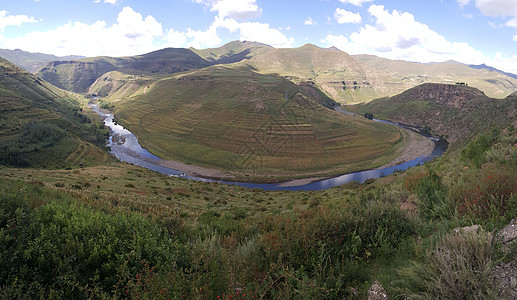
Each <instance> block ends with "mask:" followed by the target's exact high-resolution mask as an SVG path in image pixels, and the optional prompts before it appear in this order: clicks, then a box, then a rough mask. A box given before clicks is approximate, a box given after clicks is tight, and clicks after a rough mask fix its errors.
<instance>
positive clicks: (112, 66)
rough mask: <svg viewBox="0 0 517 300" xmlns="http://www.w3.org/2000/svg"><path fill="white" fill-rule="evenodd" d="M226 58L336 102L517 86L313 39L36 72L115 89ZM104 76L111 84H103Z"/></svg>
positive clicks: (505, 90)
mask: <svg viewBox="0 0 517 300" xmlns="http://www.w3.org/2000/svg"><path fill="white" fill-rule="evenodd" d="M226 64H239V65H241V66H246V65H249V66H252V67H253V68H254V69H256V71H257V72H259V73H263V74H277V75H280V76H283V77H285V78H287V79H288V80H291V81H292V82H294V83H296V84H300V83H309V84H312V85H314V86H315V87H317V88H318V89H320V90H321V91H323V92H324V93H326V94H327V96H329V97H330V98H332V99H334V100H335V101H337V102H340V103H361V102H368V101H371V100H373V99H375V98H379V97H385V96H393V95H396V94H398V93H401V92H403V91H405V90H407V89H409V88H412V87H414V86H417V85H419V84H422V83H427V82H431V83H456V82H465V83H467V84H468V85H470V86H473V87H476V88H479V89H481V90H483V91H484V92H485V93H487V95H489V96H490V97H496V98H504V97H506V96H507V95H508V94H510V93H511V92H513V91H515V90H517V79H515V78H512V77H511V76H507V75H505V74H502V73H497V72H492V71H490V70H487V69H474V68H471V67H469V66H467V65H464V64H460V63H457V62H451V61H449V62H444V63H432V64H420V63H411V62H406V61H396V60H389V59H384V58H380V57H376V56H372V55H354V56H350V55H348V54H347V53H346V52H343V51H340V50H338V49H337V48H327V49H324V48H320V47H317V46H314V45H311V44H307V45H304V46H302V47H299V48H289V49H275V48H273V47H271V46H268V45H264V44H261V43H255V42H241V41H234V42H230V43H228V44H226V45H224V46H221V47H219V48H213V49H203V50H198V49H194V48H190V49H173V48H167V49H163V50H159V51H155V52H151V53H148V54H143V55H139V56H133V57H122V58H111V57H96V58H87V59H81V60H73V61H62V60H60V61H56V62H51V63H49V64H48V65H47V66H46V67H44V68H42V69H41V70H40V71H39V72H38V73H37V75H38V76H40V77H41V78H43V79H45V80H47V81H49V82H50V83H52V84H54V85H56V86H58V87H61V88H64V89H67V90H70V91H74V92H79V93H92V91H99V90H103V91H110V92H116V90H117V88H116V87H117V86H120V85H122V83H121V82H118V80H119V78H124V76H121V74H126V75H127V74H129V75H132V76H141V77H146V80H144V81H142V84H144V85H145V84H147V83H148V81H149V80H151V81H152V80H154V79H155V78H159V77H160V76H162V77H163V76H167V75H168V74H174V73H178V72H184V71H190V70H197V69H202V68H205V67H207V66H212V65H226ZM110 72H115V73H110ZM117 72H118V73H117ZM149 76H150V77H152V78H149ZM123 80H126V79H123ZM103 81H105V82H106V83H107V84H108V85H110V87H102V82H103ZM133 83H135V82H133ZM135 88H136V86H134V88H133V89H135Z"/></svg>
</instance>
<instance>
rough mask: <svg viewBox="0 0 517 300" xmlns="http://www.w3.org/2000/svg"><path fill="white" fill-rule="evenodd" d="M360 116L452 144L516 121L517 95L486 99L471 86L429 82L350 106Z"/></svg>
mask: <svg viewBox="0 0 517 300" xmlns="http://www.w3.org/2000/svg"><path fill="white" fill-rule="evenodd" d="M349 109H350V110H354V111H357V112H359V113H361V114H364V113H366V112H371V113H373V114H374V116H375V117H378V118H383V119H389V120H392V121H397V122H402V123H405V124H411V125H415V126H419V127H429V128H430V129H431V130H432V132H433V133H435V134H439V135H444V136H446V137H447V139H448V140H449V142H451V143H452V144H455V143H457V142H463V141H465V140H467V139H468V138H471V137H473V136H475V135H477V134H478V133H479V132H482V131H484V130H487V129H490V128H492V127H494V126H499V127H501V126H506V125H507V124H508V123H509V122H511V121H513V120H515V119H516V118H517V97H516V93H513V94H512V95H510V96H508V97H507V98H505V99H495V98H490V97H488V96H486V95H485V94H484V93H483V92H481V91H480V90H478V89H475V88H473V87H469V86H462V85H451V84H433V83H426V84H422V85H420V86H417V87H415V88H412V89H409V90H407V91H405V92H403V93H401V94H399V95H396V96H393V97H391V98H382V99H377V100H374V101H371V102H370V103H367V104H360V105H357V106H355V107H354V106H349Z"/></svg>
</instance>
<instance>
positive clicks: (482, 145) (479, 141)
mask: <svg viewBox="0 0 517 300" xmlns="http://www.w3.org/2000/svg"><path fill="white" fill-rule="evenodd" d="M498 136H499V130H497V129H494V130H492V131H491V132H487V133H483V134H480V135H479V136H477V137H476V139H474V140H473V141H472V142H470V143H468V144H467V146H466V147H465V148H464V149H463V150H462V151H461V157H462V158H463V159H464V160H466V161H470V162H471V163H472V164H473V165H474V166H475V167H476V168H480V167H481V165H482V164H484V163H485V162H486V160H485V152H486V151H487V150H488V149H490V148H491V147H492V145H493V143H494V142H495V141H496V140H497V138H498Z"/></svg>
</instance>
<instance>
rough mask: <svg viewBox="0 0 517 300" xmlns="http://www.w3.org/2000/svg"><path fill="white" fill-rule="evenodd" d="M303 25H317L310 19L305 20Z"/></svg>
mask: <svg viewBox="0 0 517 300" xmlns="http://www.w3.org/2000/svg"><path fill="white" fill-rule="evenodd" d="M303 24H305V25H317V24H318V23H316V21H314V20H313V19H312V18H311V17H308V18H307V19H305V21H304V22H303Z"/></svg>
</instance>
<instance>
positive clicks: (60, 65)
mask: <svg viewBox="0 0 517 300" xmlns="http://www.w3.org/2000/svg"><path fill="white" fill-rule="evenodd" d="M116 68H117V67H116V66H114V65H113V64H111V63H110V62H108V61H105V60H97V61H95V62H88V61H77V60H70V61H53V62H50V63H48V65H47V66H45V67H44V68H42V69H41V70H40V71H38V73H37V74H36V75H38V76H39V77H41V78H42V79H44V80H46V81H48V82H50V83H52V84H53V85H55V86H57V87H60V88H62V89H65V90H68V91H72V92H77V93H85V92H87V90H88V87H89V86H90V85H92V84H93V83H94V82H95V80H97V78H99V77H100V76H101V75H102V74H105V73H106V72H109V71H113V70H115V69H116Z"/></svg>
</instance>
